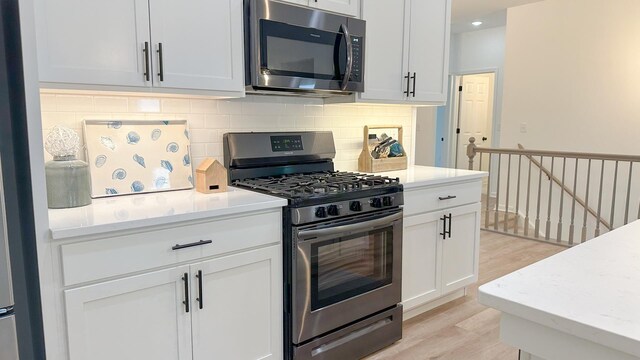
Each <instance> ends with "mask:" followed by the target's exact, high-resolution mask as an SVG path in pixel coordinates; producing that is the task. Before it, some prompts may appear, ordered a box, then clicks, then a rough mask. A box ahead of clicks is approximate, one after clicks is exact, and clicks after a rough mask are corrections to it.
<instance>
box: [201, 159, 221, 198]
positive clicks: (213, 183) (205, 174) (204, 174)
mask: <svg viewBox="0 0 640 360" xmlns="http://www.w3.org/2000/svg"><path fill="white" fill-rule="evenodd" d="M196 191H197V192H201V193H203V194H213V193H219V192H225V191H227V169H225V167H224V166H222V164H221V163H220V162H219V161H218V160H214V159H213V158H206V159H205V160H204V161H203V162H202V163H201V164H200V165H199V166H198V168H197V169H196Z"/></svg>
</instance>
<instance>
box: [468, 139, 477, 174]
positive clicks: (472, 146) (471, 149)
mask: <svg viewBox="0 0 640 360" xmlns="http://www.w3.org/2000/svg"><path fill="white" fill-rule="evenodd" d="M477 147H478V146H477V145H476V138H474V137H470V138H469V145H467V156H468V157H469V170H473V159H474V158H475V157H476V148H477Z"/></svg>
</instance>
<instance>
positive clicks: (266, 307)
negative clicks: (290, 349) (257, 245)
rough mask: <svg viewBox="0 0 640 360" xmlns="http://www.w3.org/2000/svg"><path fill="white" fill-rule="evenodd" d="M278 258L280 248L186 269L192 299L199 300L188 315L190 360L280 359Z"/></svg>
mask: <svg viewBox="0 0 640 360" xmlns="http://www.w3.org/2000/svg"><path fill="white" fill-rule="evenodd" d="M281 253H282V248H281V246H279V245H278V246H271V247H268V248H264V249H258V250H253V251H248V252H244V253H240V254H236V255H231V256H225V257H222V258H218V259H213V260H210V261H206V262H202V263H199V264H195V265H192V266H191V273H192V279H193V283H194V284H196V285H194V291H195V292H196V294H195V295H194V299H195V298H198V299H199V300H198V301H197V302H194V311H193V359H194V360H208V359H237V360H254V359H272V360H276V359H280V358H281V357H282V272H281V269H282V261H281ZM199 271H201V272H202V293H199V286H198V285H197V284H198V283H197V281H198V279H197V278H196V277H195V276H196V275H198V274H199ZM200 302H202V303H201V305H202V308H200Z"/></svg>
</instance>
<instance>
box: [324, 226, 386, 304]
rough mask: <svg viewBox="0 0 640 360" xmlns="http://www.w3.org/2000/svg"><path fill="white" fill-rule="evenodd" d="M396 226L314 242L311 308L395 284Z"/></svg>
mask: <svg viewBox="0 0 640 360" xmlns="http://www.w3.org/2000/svg"><path fill="white" fill-rule="evenodd" d="M392 266H393V228H392V227H388V228H385V229H382V230H375V231H371V232H368V233H364V234H358V235H354V236H349V237H342V238H337V239H333V240H327V241H324V242H320V243H317V244H314V245H312V246H311V310H312V311H313V310H317V309H320V308H323V307H325V306H329V305H331V304H335V303H337V302H340V301H342V300H345V299H348V298H351V297H354V296H357V295H360V294H363V293H366V292H368V291H371V290H374V289H376V288H379V287H382V286H385V285H388V284H391V281H392V275H393V274H392Z"/></svg>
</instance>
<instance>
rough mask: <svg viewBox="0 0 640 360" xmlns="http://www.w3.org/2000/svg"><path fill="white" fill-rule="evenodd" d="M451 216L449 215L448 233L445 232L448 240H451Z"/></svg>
mask: <svg viewBox="0 0 640 360" xmlns="http://www.w3.org/2000/svg"><path fill="white" fill-rule="evenodd" d="M451 218H452V216H451V214H449V231H447V234H448V235H449V239H451Z"/></svg>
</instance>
